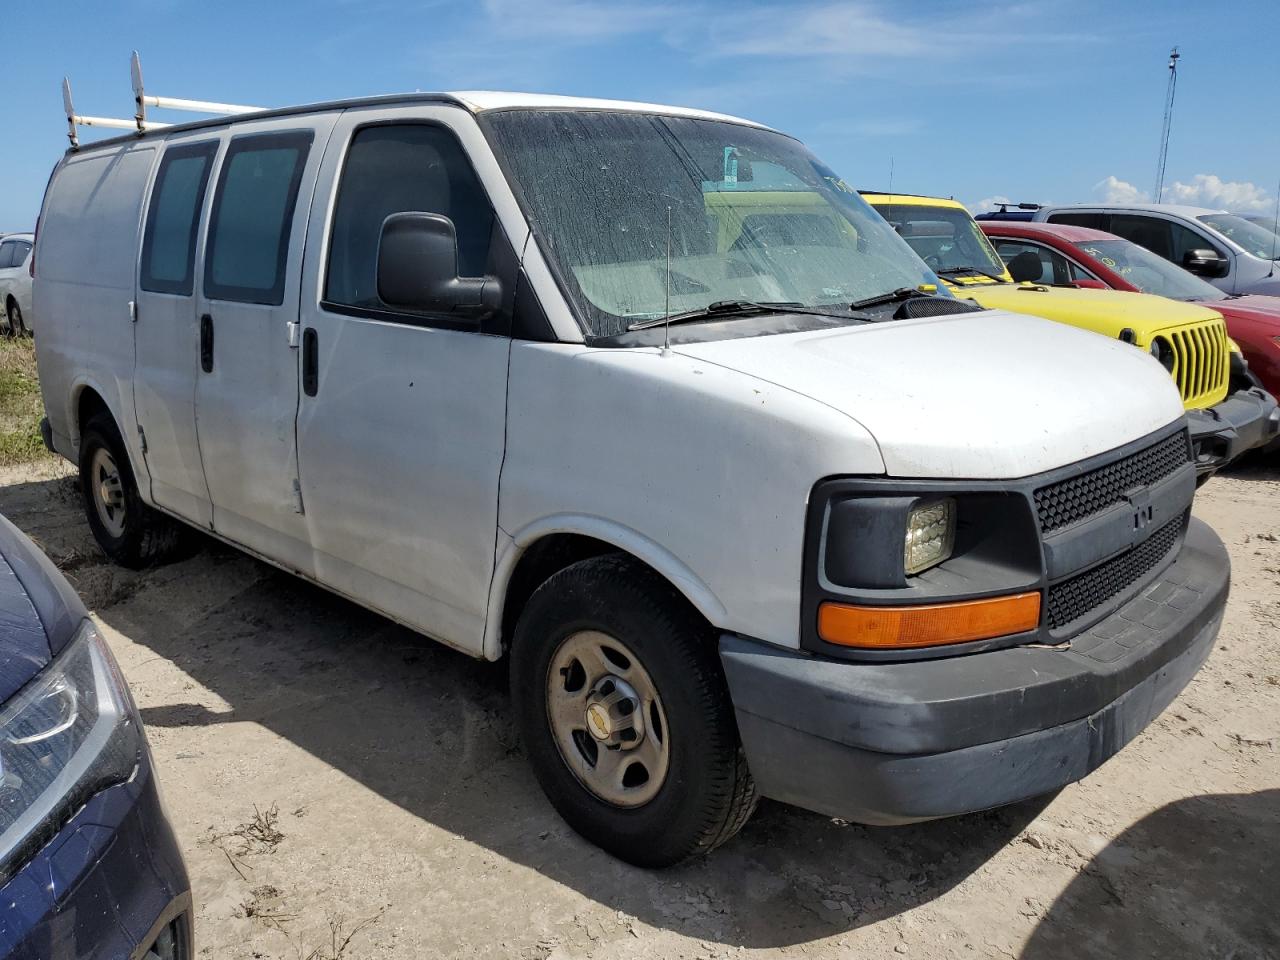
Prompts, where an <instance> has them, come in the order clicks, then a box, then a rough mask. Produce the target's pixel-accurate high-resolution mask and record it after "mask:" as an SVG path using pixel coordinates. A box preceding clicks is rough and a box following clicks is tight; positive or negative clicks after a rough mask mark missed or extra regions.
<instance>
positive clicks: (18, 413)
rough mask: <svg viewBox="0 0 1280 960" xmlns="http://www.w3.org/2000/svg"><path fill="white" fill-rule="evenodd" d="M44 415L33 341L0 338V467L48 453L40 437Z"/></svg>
mask: <svg viewBox="0 0 1280 960" xmlns="http://www.w3.org/2000/svg"><path fill="white" fill-rule="evenodd" d="M43 416H44V404H43V403H42V402H41V400H40V380H39V378H38V377H37V376H36V347H35V341H34V340H31V339H30V338H27V337H22V338H18V339H16V340H9V339H0V467H11V466H14V465H16V464H20V463H32V462H34V461H36V460H42V459H44V458H46V457H48V456H49V453H48V451H46V450H45V448H44V441H43V440H41V439H40V418H41V417H43Z"/></svg>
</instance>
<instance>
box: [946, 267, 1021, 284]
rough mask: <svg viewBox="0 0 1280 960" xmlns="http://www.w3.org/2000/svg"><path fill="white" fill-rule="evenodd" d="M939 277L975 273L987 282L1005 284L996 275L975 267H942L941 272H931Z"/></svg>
mask: <svg viewBox="0 0 1280 960" xmlns="http://www.w3.org/2000/svg"><path fill="white" fill-rule="evenodd" d="M933 272H934V273H936V274H937V275H938V276H940V277H949V276H960V275H962V274H973V273H976V274H977V275H978V276H980V277H986V278H987V279H988V280H994V281H996V283H1006V282H1007V281H1006V280H1005V278H1004V277H1002V276H999V275H998V274H994V273H988V272H987V271H986V270H979V269H978V268H977V267H943V268H942V269H941V270H935V271H933Z"/></svg>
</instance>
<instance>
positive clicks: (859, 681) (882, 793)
mask: <svg viewBox="0 0 1280 960" xmlns="http://www.w3.org/2000/svg"><path fill="white" fill-rule="evenodd" d="M1229 579H1230V561H1229V560H1228V558H1227V554H1226V551H1225V549H1224V548H1223V546H1222V543H1221V541H1219V540H1218V538H1217V537H1216V536H1215V535H1214V533H1213V532H1212V531H1211V530H1210V529H1209V528H1208V527H1207V526H1205V525H1204V524H1203V523H1201V522H1199V521H1197V520H1194V519H1193V520H1192V521H1191V525H1190V527H1189V529H1188V531H1187V536H1186V541H1185V543H1184V545H1183V547H1182V550H1181V552H1180V553H1179V555H1178V557H1177V559H1176V560H1175V561H1174V562H1173V563H1172V564H1171V565H1170V566H1169V567H1168V568H1167V569H1166V570H1165V571H1164V573H1163V574H1162V575H1161V576H1160V577H1158V578H1157V579H1156V580H1155V581H1154V582H1153V583H1151V584H1150V585H1149V586H1148V587H1147V588H1146V589H1144V590H1143V591H1142V592H1141V593H1139V594H1138V595H1137V596H1136V597H1134V598H1133V599H1132V600H1130V601H1129V602H1128V603H1127V604H1125V605H1124V606H1123V607H1121V608H1120V609H1119V610H1117V611H1116V612H1115V613H1114V614H1113V615H1112V616H1110V617H1108V618H1107V619H1105V620H1103V621H1101V622H1099V623H1097V624H1095V625H1094V626H1093V627H1091V628H1090V629H1088V630H1087V631H1084V632H1083V633H1082V634H1080V635H1079V636H1076V637H1074V638H1073V639H1072V640H1071V641H1070V643H1069V644H1063V645H1061V646H1057V647H1012V648H1007V649H1003V650H995V651H990V652H987V653H979V654H973V655H971V656H964V657H951V658H943V659H934V660H917V661H913V662H904V663H854V662H849V661H834V660H826V659H821V658H817V657H812V656H805V655H801V654H799V653H794V652H790V651H783V650H779V649H778V648H776V647H771V646H767V645H765V644H762V643H758V642H755V641H750V640H744V639H743V638H741V637H737V636H730V635H726V636H724V637H722V638H721V641H720V654H721V659H722V662H723V663H724V668H725V674H726V676H727V678H728V682H729V690H730V693H731V695H732V697H733V703H734V709H735V712H736V715H737V720H738V729H739V732H740V733H741V736H742V743H743V748H744V749H745V751H746V755H747V762H748V765H749V766H750V767H751V771H752V774H753V775H754V777H755V780H756V784H757V785H758V787H759V789H760V792H761V793H762V794H764V795H765V796H767V797H772V798H773V799H775V800H781V801H783V802H785V803H792V804H795V805H797V806H801V807H805V808H807V809H810V810H814V811H817V812H819V813H823V814H826V815H828V816H837V817H842V818H844V819H847V820H853V821H858V822H861V823H873V824H896V823H910V822H913V821H917V820H928V819H932V818H935V817H945V816H952V815H955V814H961V813H969V812H972V811H975V810H984V809H987V808H990V807H995V806H1000V805H1002V804H1006V803H1013V802H1015V801H1018V800H1023V799H1026V798H1028V797H1033V796H1037V795H1039V794H1042V793H1047V792H1050V791H1052V790H1056V789H1058V788H1059V787H1062V786H1064V785H1066V784H1068V783H1071V782H1073V781H1075V780H1079V779H1081V778H1082V777H1084V776H1085V775H1086V774H1088V773H1089V772H1090V771H1091V770H1094V769H1095V768H1097V767H1098V766H1100V765H1101V764H1102V763H1103V762H1105V761H1106V760H1107V759H1108V758H1109V757H1111V756H1113V755H1114V754H1115V753H1116V752H1117V751H1119V750H1120V748H1121V747H1123V746H1124V745H1125V744H1126V743H1128V742H1129V741H1130V740H1132V739H1133V738H1134V737H1135V736H1137V734H1138V733H1139V732H1141V730H1142V729H1143V728H1144V727H1145V726H1146V725H1147V724H1148V723H1150V722H1151V720H1153V719H1154V718H1155V717H1156V716H1158V715H1159V713H1160V712H1161V711H1162V710H1163V709H1164V708H1165V707H1166V706H1168V704H1169V703H1170V702H1171V701H1172V700H1173V699H1174V698H1175V697H1176V696H1177V695H1178V693H1179V692H1180V691H1181V690H1182V688H1183V687H1184V686H1186V684H1187V683H1188V681H1190V679H1191V678H1192V677H1193V676H1194V675H1195V673H1196V671H1197V670H1198V669H1199V667H1200V665H1201V664H1202V663H1203V662H1204V659H1205V658H1206V657H1207V656H1208V654H1209V651H1210V650H1211V649H1212V647H1213V641H1214V638H1215V637H1216V636H1217V632H1218V627H1219V625H1220V623H1221V620H1222V611H1223V608H1224V606H1225V605H1226V598H1227V589H1228V583H1229Z"/></svg>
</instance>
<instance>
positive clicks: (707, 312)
mask: <svg viewBox="0 0 1280 960" xmlns="http://www.w3.org/2000/svg"><path fill="white" fill-rule="evenodd" d="M761 313H804V314H810V315H812V316H815V317H835V318H836V319H838V320H844V319H846V318H847V317H848V314H842V313H826V312H824V311H822V310H811V309H809V308H808V307H806V306H804V304H802V303H799V302H798V301H793V300H769V301H764V302H761V301H758V300H717V301H715V303H709V304H707V305H706V306H705V307H700V308H698V309H697V310H686V311H684V312H683V313H673V314H671V316H669V317H653V318H652V319H649V320H640V321H637V322H636V323H633V324H631V325H630V326H628V327H627V332H628V333H632V332H634V331H636V330H652V329H653V328H654V327H661V326H664V325H666V324H668V323H669V324H671V325H672V326H675V325H676V324H678V323H693V322H696V321H699V320H719V319H721V318H722V317H750V316H755V315H757V314H761Z"/></svg>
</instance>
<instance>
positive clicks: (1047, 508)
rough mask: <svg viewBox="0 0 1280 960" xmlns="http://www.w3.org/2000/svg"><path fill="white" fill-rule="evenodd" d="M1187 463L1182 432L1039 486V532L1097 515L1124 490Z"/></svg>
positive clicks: (1187, 451) (1188, 449)
mask: <svg viewBox="0 0 1280 960" xmlns="http://www.w3.org/2000/svg"><path fill="white" fill-rule="evenodd" d="M1190 462H1191V445H1190V443H1189V442H1188V441H1187V434H1186V432H1185V431H1183V432H1179V433H1175V434H1171V435H1170V436H1167V437H1165V438H1164V439H1163V440H1158V441H1156V442H1155V443H1153V444H1152V445H1151V446H1149V447H1146V448H1145V449H1143V450H1139V451H1138V452H1137V453H1134V454H1131V455H1130V456H1127V457H1124V458H1123V459H1121V460H1116V461H1115V462H1114V463H1108V464H1106V465H1105V466H1101V467H1098V468H1097V469H1094V470H1090V471H1089V472H1088V473H1082V474H1080V475H1079V476H1076V477H1070V478H1069V479H1066V480H1060V481H1058V482H1057V483H1051V484H1049V485H1048V486H1045V487H1041V488H1040V489H1039V490H1037V491H1036V492H1035V500H1036V513H1037V514H1038V515H1039V517H1040V529H1041V530H1042V531H1044V532H1045V533H1050V532H1052V531H1054V530H1057V529H1060V528H1061V527H1065V526H1068V525H1070V524H1072V523H1076V522H1077V521H1079V520H1084V519H1085V518H1086V517H1091V516H1093V515H1094V514H1095V513H1101V512H1102V511H1103V510H1106V509H1107V508H1108V507H1110V506H1112V505H1114V504H1117V503H1119V502H1120V501H1121V500H1122V499H1123V497H1124V494H1125V493H1126V492H1127V491H1129V490H1133V489H1134V488H1135V487H1146V486H1150V485H1151V484H1153V483H1157V482H1159V481H1160V480H1163V479H1164V478H1165V477H1167V476H1169V474H1171V473H1173V472H1174V471H1175V470H1177V469H1178V467H1180V466H1182V465H1183V464H1184V463H1190Z"/></svg>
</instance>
